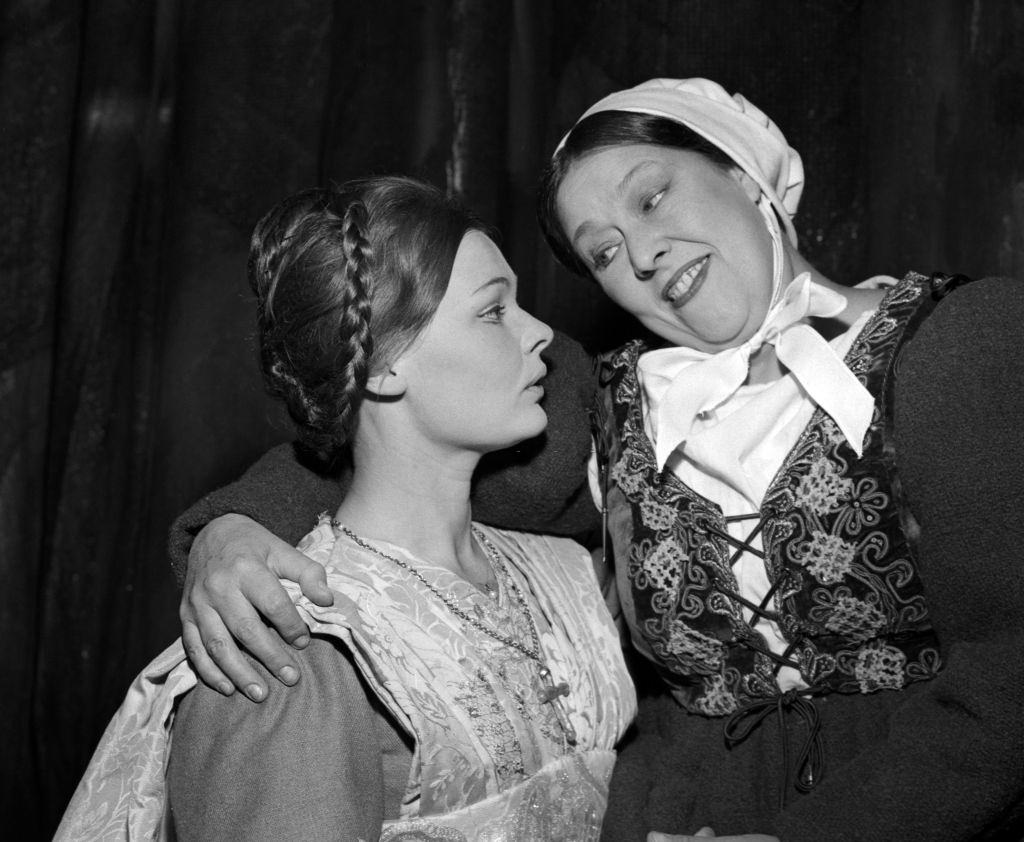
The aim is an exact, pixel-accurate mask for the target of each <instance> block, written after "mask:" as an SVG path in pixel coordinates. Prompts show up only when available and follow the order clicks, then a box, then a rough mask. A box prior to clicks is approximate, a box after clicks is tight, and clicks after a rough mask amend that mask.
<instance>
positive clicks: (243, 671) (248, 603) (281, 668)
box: [200, 571, 309, 701]
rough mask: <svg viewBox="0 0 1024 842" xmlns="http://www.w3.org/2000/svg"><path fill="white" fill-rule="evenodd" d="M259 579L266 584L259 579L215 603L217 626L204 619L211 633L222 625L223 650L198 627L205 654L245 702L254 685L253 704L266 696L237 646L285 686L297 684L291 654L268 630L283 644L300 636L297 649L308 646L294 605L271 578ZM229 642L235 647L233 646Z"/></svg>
mask: <svg viewBox="0 0 1024 842" xmlns="http://www.w3.org/2000/svg"><path fill="white" fill-rule="evenodd" d="M264 573H265V571H264ZM265 575H266V580H267V581H266V582H265V581H263V577H259V579H260V581H258V582H257V583H256V584H255V585H253V586H252V587H253V588H254V589H253V590H249V589H248V588H245V589H243V590H242V591H240V592H237V596H235V597H230V596H229V597H227V598H226V599H223V600H222V601H221V602H220V611H221V613H220V618H218V620H222V622H219V623H215V622H214V621H213V618H212V617H211V618H210V623H209V627H210V629H211V632H212V631H213V630H214V629H215V628H216V626H217V625H220V626H222V627H223V626H226V629H227V632H229V637H228V639H227V641H225V644H226V645H221V643H220V641H219V640H216V639H215V638H213V639H212V638H211V637H209V636H207V633H206V629H204V628H203V626H202V624H200V631H201V632H202V633H203V641H204V642H205V644H206V651H207V652H208V653H209V654H210V656H211V657H212V658H213V660H214V661H215V662H216V663H217V665H218V666H219V667H220V668H221V669H222V670H224V672H225V673H227V675H228V677H229V678H230V679H231V680H232V681H234V683H235V686H237V687H240V688H242V689H243V690H245V693H246V695H247V696H249V697H250V698H252V697H253V696H252V693H250V692H249V689H247V688H250V687H251V686H252V685H256V686H255V687H252V688H251V689H252V690H253V691H255V692H257V693H259V698H257V699H256V701H259V700H260V699H262V698H263V697H264V696H265V695H266V688H265V687H263V682H262V681H261V680H260V678H259V675H258V674H257V673H256V671H255V670H254V669H253V668H252V666H251V665H250V663H249V661H248V660H247V659H246V658H245V656H244V655H243V654H242V652H241V651H240V650H239V647H241V649H244V650H245V651H246V652H248V653H249V654H250V655H252V657H253V658H255V659H256V660H257V661H259V662H260V663H261V664H263V666H264V667H266V668H267V670H268V671H269V672H270V673H271V674H272V675H273V676H275V677H276V678H277V679H278V681H280V682H281V683H282V684H286V685H288V686H291V685H292V684H295V682H297V681H298V680H299V670H298V665H297V664H296V663H295V661H294V660H292V657H291V650H289V648H288V647H287V646H285V644H284V642H283V641H282V639H281V636H279V635H278V632H276V631H275V630H274V629H280V630H283V631H282V636H285V635H287V638H286V639H288V638H290V639H291V640H295V639H297V638H300V637H305V641H304V642H303V643H302V645H303V646H304V645H305V644H306V643H308V642H309V630H308V629H307V628H306V624H305V623H303V622H302V619H301V618H300V617H299V615H298V613H296V611H295V606H294V605H292V601H291V600H290V599H289V598H288V594H287V593H286V592H285V590H284V588H282V587H281V584H280V583H279V582H278V581H277V579H275V578H274V577H273V576H271V575H269V574H266V573H265ZM261 585H262V586H261ZM257 612H258V613H257ZM260 615H262V616H263V617H265V618H266V619H267V622H269V623H271V624H272V625H273V626H274V628H273V629H271V628H268V627H267V625H266V624H265V623H264V621H263V619H262V618H261V616H260ZM200 618H202V615H200ZM231 638H234V641H237V642H238V646H236V645H235V643H234V642H233V641H232V640H231ZM211 643H213V645H214V647H215V649H216V651H215V652H214V651H211ZM240 682H243V683H240ZM257 688H259V690H257ZM260 691H262V692H260Z"/></svg>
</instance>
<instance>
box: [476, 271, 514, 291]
mask: <svg viewBox="0 0 1024 842" xmlns="http://www.w3.org/2000/svg"><path fill="white" fill-rule="evenodd" d="M495 284H504V285H505V286H506V287H509V288H511V287H512V281H510V280H509V279H508V278H506V277H505V276H504V275H499V276H498V277H496V278H491V279H490V280H489V281H487V282H485V283H483V284H481V285H480V286H478V287H477V288H476V289H475V290H473V295H476V294H477V293H478V292H483V291H484V290H485V289H487V288H488V287H492V286H494V285H495Z"/></svg>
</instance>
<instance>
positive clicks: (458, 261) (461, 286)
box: [445, 231, 515, 299]
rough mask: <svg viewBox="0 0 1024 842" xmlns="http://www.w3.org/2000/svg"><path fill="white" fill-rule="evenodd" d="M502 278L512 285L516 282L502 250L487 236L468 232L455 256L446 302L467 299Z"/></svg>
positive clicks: (479, 232) (476, 232) (481, 233)
mask: <svg viewBox="0 0 1024 842" xmlns="http://www.w3.org/2000/svg"><path fill="white" fill-rule="evenodd" d="M501 278H504V279H505V280H506V281H508V282H509V283H512V282H513V281H514V280H515V275H514V274H513V272H512V269H511V267H510V266H509V265H508V261H507V260H505V256H504V255H503V254H502V253H501V249H499V248H498V246H497V245H496V244H495V242H494V240H492V239H491V238H490V237H488V236H487V235H486V234H484V233H483V232H481V231H467V232H466V234H465V236H464V237H463V238H462V242H461V243H460V244H459V249H458V251H457V252H456V253H455V261H454V263H453V264H452V274H451V278H450V279H449V281H448V291H447V293H446V294H445V298H446V299H447V298H458V299H461V298H465V297H466V296H469V295H473V294H474V293H475V292H477V291H478V290H479V288H480V287H481V286H482V285H484V284H487V283H488V282H490V281H494V280H496V279H501Z"/></svg>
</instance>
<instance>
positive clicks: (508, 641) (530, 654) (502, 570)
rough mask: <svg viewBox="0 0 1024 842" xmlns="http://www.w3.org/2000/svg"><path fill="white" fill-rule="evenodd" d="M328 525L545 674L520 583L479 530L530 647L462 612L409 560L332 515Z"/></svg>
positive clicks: (474, 530) (538, 637)
mask: <svg viewBox="0 0 1024 842" xmlns="http://www.w3.org/2000/svg"><path fill="white" fill-rule="evenodd" d="M331 526H334V527H336V528H337V529H340V530H341V531H342V532H344V533H345V534H346V535H347V536H348V537H349V539H350V540H351V541H352V542H353V543H355V544H357V545H358V546H360V547H362V548H363V549H364V550H369V551H370V552H371V553H374V554H375V555H378V556H380V557H381V558H385V559H387V560H388V561H390V562H392V563H394V564H397V565H398V566H399V567H401V568H402V569H403V570H405V571H406V572H407V573H409V574H410V575H412V576H414V577H415V578H416V579H418V580H419V582H420V584H422V585H423V587H425V588H426V589H427V590H428V591H430V592H431V593H432V594H433V595H434V596H436V597H437V598H438V599H439V600H441V602H442V603H444V605H445V607H446V608H447V609H448V610H449V611H451V612H452V614H454V615H455V616H456V617H458V618H459V619H460V620H462V621H463V622H465V623H468V624H469V625H471V626H472V627H473V628H475V629H476V630H477V631H480V632H483V633H484V634H486V635H487V636H488V637H490V638H492V639H493V640H497V641H498V642H499V643H503V644H505V645H506V646H511V647H512V648H513V649H515V650H517V651H518V652H522V653H523V654H524V655H525V656H526V657H527V658H530V659H531V660H532V661H535V662H536V663H537V664H538V665H539V666H540V667H541V669H542V671H544V672H545V673H547V671H548V670H547V666H546V665H545V664H544V661H543V660H542V659H541V656H540V635H539V633H538V632H537V624H536V622H535V621H534V619H533V614H532V612H531V611H530V606H529V605H528V604H527V602H526V598H525V597H524V596H523V593H522V591H521V590H519V586H518V585H517V584H516V582H515V580H514V579H513V578H512V576H511V574H510V573H509V572H508V568H507V567H506V566H505V561H504V559H502V557H501V554H500V553H499V552H498V550H497V548H496V547H495V546H494V545H493V544H492V543H491V542H490V541H489V540H488V538H487V536H486V535H484V534H483V533H482V532H480V531H479V530H478V529H477V528H476V527H473V535H474V537H475V538H476V540H477V541H478V542H479V543H480V545H481V546H482V547H483V548H484V550H485V551H486V552H487V556H488V559H489V561H490V562H491V565H492V567H494V568H495V570H496V572H498V573H499V574H500V575H501V576H502V577H503V578H504V580H505V582H506V583H508V585H509V586H510V587H511V588H512V592H513V593H514V594H515V598H516V603H517V604H518V605H519V607H520V608H521V609H522V612H523V614H524V615H525V617H526V620H527V622H528V623H529V628H530V643H531V644H532V645H531V646H530V647H529V648H528V647H526V646H525V645H524V644H523V643H522V642H521V641H518V640H516V639H515V638H514V637H511V636H509V635H505V634H502V633H501V632H499V631H497V630H496V629H493V628H491V627H490V626H488V625H487V624H486V623H484V622H482V621H481V620H479V619H477V618H476V617H474V616H473V615H472V614H468V613H466V612H465V611H463V610H462V608H461V607H460V606H459V604H458V603H457V602H456V601H455V599H454V598H453V597H452V596H451V595H450V594H446V593H445V592H444V591H442V590H440V589H439V588H437V587H435V586H434V585H432V584H430V582H428V581H427V579H426V577H425V576H424V575H423V574H422V573H420V571H419V570H417V569H416V568H415V567H413V566H412V565H411V564H409V563H408V562H405V561H403V560H402V559H400V558H397V557H395V556H393V555H389V554H388V553H385V552H383V551H381V550H378V549H377V548H376V547H375V546H373V545H372V544H370V543H368V542H367V541H365V540H363V539H362V538H360V537H359V536H358V535H357V534H356V533H355V532H353V531H352V530H351V529H349V528H348V527H347V526H345V525H344V524H342V523H340V522H339V521H337V520H336V519H334V518H332V519H331Z"/></svg>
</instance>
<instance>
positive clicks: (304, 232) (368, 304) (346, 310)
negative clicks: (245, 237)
mask: <svg viewBox="0 0 1024 842" xmlns="http://www.w3.org/2000/svg"><path fill="white" fill-rule="evenodd" d="M479 227H480V226H479V223H477V222H476V220H475V219H474V218H473V217H472V216H471V215H469V214H468V213H467V212H466V211H465V210H463V209H462V208H461V207H460V206H459V205H458V204H457V203H456V202H453V201H452V200H450V199H448V198H446V197H445V196H444V194H443V193H441V192H440V191H438V190H437V189H436V188H433V187H430V186H429V185H426V184H422V183H420V182H417V181H413V180H412V179H407V178H400V177H380V178H372V179H366V180H364V181H356V182H349V183H348V184H346V185H343V186H341V187H339V188H331V189H314V190H305V191H302V192H301V193H297V194H295V195H294V196H290V197H289V198H287V199H285V200H284V201H282V202H281V203H279V204H278V205H277V206H276V207H274V208H273V209H272V210H270V211H269V212H268V213H267V214H266V216H264V217H263V219H261V220H260V222H259V223H258V224H257V226H256V228H255V230H254V232H253V237H252V245H251V250H250V255H249V283H250V285H251V286H252V289H253V292H255V294H256V298H257V324H258V328H259V341H260V357H261V361H262V367H263V374H264V380H265V382H266V385H267V389H268V391H269V392H270V394H271V395H273V396H274V397H277V398H280V399H281V400H282V401H283V402H284V404H285V406H286V407H287V409H288V413H289V415H290V416H291V417H292V419H293V420H294V421H295V423H296V425H297V427H298V433H299V438H300V440H301V441H302V443H303V444H304V445H306V446H307V447H308V448H310V449H311V450H313V451H315V452H317V453H319V454H321V455H325V456H333V455H334V454H335V452H336V451H337V450H338V449H339V448H340V447H341V446H342V445H344V444H345V443H346V442H347V441H348V440H349V439H351V437H352V435H353V434H354V433H355V431H356V427H357V423H358V419H359V409H360V406H361V404H362V400H363V395H364V394H365V389H366V384H367V381H368V379H369V378H370V376H371V375H372V374H374V373H375V372H376V371H377V370H378V369H381V368H382V367H383V366H384V365H387V364H388V363H389V362H390V361H392V360H394V359H397V357H398V356H399V355H400V354H401V353H402V352H403V351H404V349H405V348H406V347H408V344H409V343H410V342H412V341H413V340H414V339H415V337H416V336H417V335H418V333H419V331H421V330H422V329H423V327H424V326H425V325H426V324H427V323H428V322H429V321H430V319H431V317H432V316H433V314H434V311H435V310H436V308H437V305H438V303H439V302H440V300H441V298H442V296H443V295H444V291H445V289H446V288H447V285H448V278H449V276H450V275H451V268H452V265H453V263H454V260H455V253H456V251H457V250H458V247H459V244H460V243H461V240H462V237H463V235H464V234H465V232H466V231H468V230H471V229H474V228H479Z"/></svg>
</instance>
